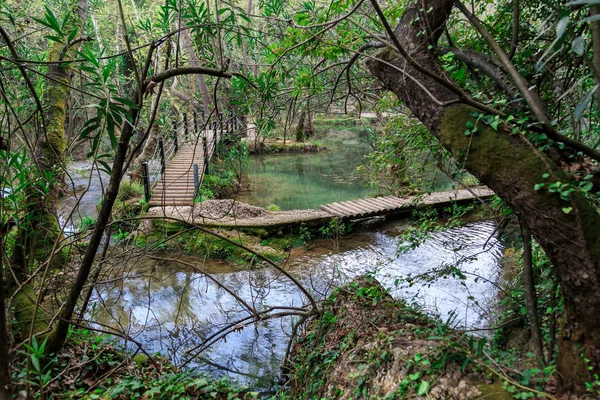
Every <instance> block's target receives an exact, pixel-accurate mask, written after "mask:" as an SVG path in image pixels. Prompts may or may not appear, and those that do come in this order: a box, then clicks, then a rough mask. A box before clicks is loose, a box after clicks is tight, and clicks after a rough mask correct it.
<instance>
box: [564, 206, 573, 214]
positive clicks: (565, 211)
mask: <svg viewBox="0 0 600 400" xmlns="http://www.w3.org/2000/svg"><path fill="white" fill-rule="evenodd" d="M562 211H563V212H564V213H565V214H568V213H570V212H571V211H573V207H564V208H563V209H562Z"/></svg>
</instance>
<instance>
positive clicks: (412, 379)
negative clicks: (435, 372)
mask: <svg viewBox="0 0 600 400" xmlns="http://www.w3.org/2000/svg"><path fill="white" fill-rule="evenodd" d="M420 376H421V373H420V372H415V373H414V374H410V375H408V377H409V378H410V380H411V381H416V380H417V379H419V377H420Z"/></svg>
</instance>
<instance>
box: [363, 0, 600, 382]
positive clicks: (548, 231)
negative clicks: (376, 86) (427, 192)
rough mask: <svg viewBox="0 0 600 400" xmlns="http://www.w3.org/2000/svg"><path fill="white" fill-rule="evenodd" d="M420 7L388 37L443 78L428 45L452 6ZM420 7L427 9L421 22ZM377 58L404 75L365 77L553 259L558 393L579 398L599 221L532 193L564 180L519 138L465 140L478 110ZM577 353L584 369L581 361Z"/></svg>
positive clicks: (496, 135)
mask: <svg viewBox="0 0 600 400" xmlns="http://www.w3.org/2000/svg"><path fill="white" fill-rule="evenodd" d="M423 3H425V4H419V5H418V6H412V7H409V8H408V9H407V10H406V11H405V13H404V15H403V17H402V19H401V22H400V24H399V25H398V27H397V28H396V30H395V32H394V33H395V36H396V37H397V38H398V41H399V42H400V43H402V45H403V46H404V49H405V50H406V51H407V52H408V54H410V55H411V56H412V57H413V58H414V60H415V61H416V62H418V63H419V64H420V66H421V67H423V68H425V69H426V70H427V71H432V72H435V73H437V74H438V75H440V76H443V70H442V68H441V67H440V65H439V63H438V60H437V58H436V56H435V55H434V54H432V53H431V51H430V50H429V45H430V43H429V42H428V40H432V41H434V42H435V41H437V39H438V38H439V35H440V34H441V32H442V31H443V27H444V25H445V23H446V20H447V18H448V15H449V14H450V12H451V10H452V7H453V0H424V1H423ZM419 9H424V10H428V13H427V14H426V17H425V18H424V14H422V13H419V11H418V10H419ZM429 10H431V11H430V12H429ZM423 32H433V34H431V35H430V34H425V35H424V34H423ZM379 58H380V59H382V60H384V61H386V62H388V63H391V64H393V65H394V66H396V67H397V68H398V69H400V70H401V71H403V72H400V71H399V70H398V69H396V68H392V67H391V66H390V65H387V64H385V63H383V62H380V61H372V60H370V61H368V62H367V66H368V68H369V70H370V71H371V73H372V74H373V75H374V76H376V77H377V78H378V79H379V80H380V81H381V82H383V83H384V84H385V85H386V86H387V87H388V88H389V89H390V90H392V91H393V92H394V93H395V94H396V96H397V97H398V98H399V99H400V100H402V101H403V102H404V103H405V104H406V105H407V106H408V107H409V108H410V110H411V111H412V112H413V114H414V115H415V116H416V117H417V118H419V120H421V122H422V123H423V124H424V125H425V126H426V127H427V128H428V129H429V131H430V132H431V134H432V135H434V136H435V137H437V138H438V139H439V140H440V142H441V143H442V144H443V146H444V147H445V148H446V149H448V150H449V151H450V152H451V153H452V154H453V156H454V157H455V158H456V159H457V160H459V161H460V162H461V163H464V165H465V168H466V169H467V170H468V171H469V172H470V173H472V174H473V175H475V176H476V177H477V178H478V179H479V180H480V181H481V182H482V183H484V184H486V185H487V186H489V187H490V188H491V189H492V190H494V191H495V192H496V193H497V194H498V195H499V196H500V197H501V198H502V199H503V200H504V201H505V202H506V203H507V204H508V205H509V206H510V207H511V208H512V210H513V211H514V212H515V213H516V214H517V215H518V217H519V219H520V220H521V221H522V222H523V224H524V225H525V227H526V228H527V229H528V230H529V231H530V232H531V234H532V235H533V237H534V238H535V239H536V240H537V241H538V242H539V243H540V245H541V246H542V247H543V248H544V250H545V252H546V254H547V255H548V257H549V258H550V260H551V261H552V264H553V265H554V268H555V269H556V274H557V277H558V279H559V281H560V283H561V288H562V292H563V295H564V306H565V315H564V323H563V326H562V331H561V337H560V344H559V358H558V372H559V380H560V384H561V385H560V387H561V389H562V390H564V391H574V392H577V393H584V392H585V382H586V381H590V380H591V374H599V373H600V318H598V314H599V313H600V228H599V227H600V216H599V215H598V213H597V211H596V209H595V207H594V206H593V204H591V202H590V201H588V200H587V199H586V198H585V196H584V195H583V194H582V193H579V192H574V193H572V194H571V195H570V197H569V200H568V201H564V200H561V199H560V197H559V196H558V195H557V194H556V193H548V192H547V191H545V190H539V191H535V190H534V186H535V184H537V183H540V182H542V181H543V178H542V175H543V174H546V173H547V174H550V176H551V178H550V180H551V181H552V182H556V181H561V182H569V177H568V176H567V175H566V174H565V173H564V172H563V171H562V170H561V169H560V168H559V167H558V166H557V165H556V164H555V163H554V162H553V161H552V160H550V159H549V158H548V157H546V156H545V155H544V154H541V153H540V152H538V151H537V149H536V148H535V147H534V146H533V145H531V143H529V142H528V141H527V140H526V139H525V138H524V136H523V135H521V134H516V135H513V134H511V129H510V128H509V127H507V126H500V127H499V128H498V130H497V131H495V130H493V129H491V128H490V127H489V126H487V125H484V124H482V123H479V125H478V128H479V130H478V131H477V133H474V134H471V135H470V136H466V135H465V133H464V132H465V130H466V129H467V127H466V125H467V122H472V123H474V122H475V118H473V117H472V116H471V113H473V112H474V111H476V112H479V110H476V109H475V108H473V107H471V106H470V105H467V104H465V103H464V102H462V101H461V97H459V96H458V95H457V94H456V93H455V92H454V91H452V90H450V89H449V88H448V87H447V86H446V85H444V84H442V83H441V82H440V81H439V80H435V79H433V78H432V77H430V76H427V75H425V74H423V73H421V72H419V71H418V70H417V69H416V68H414V67H413V66H412V65H411V63H409V62H408V61H407V60H406V59H404V58H403V57H402V56H400V54H398V53H396V52H394V51H391V50H385V51H383V52H382V53H380V54H379ZM563 209H565V210H566V211H569V212H568V213H565V212H564V211H563ZM582 351H583V353H584V355H585V357H586V358H587V359H588V360H589V362H588V365H586V362H585V361H584V359H583V358H582V357H581V355H580V354H581V353H582ZM588 366H589V367H590V368H591V369H590V370H588V368H587V367H588Z"/></svg>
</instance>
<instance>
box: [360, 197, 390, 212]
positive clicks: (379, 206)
mask: <svg viewBox="0 0 600 400" xmlns="http://www.w3.org/2000/svg"><path fill="white" fill-rule="evenodd" d="M361 201H364V202H365V203H367V204H369V205H370V206H371V207H372V208H373V210H382V209H384V208H385V209H387V208H388V206H387V205H383V204H382V203H378V202H376V201H373V199H361Z"/></svg>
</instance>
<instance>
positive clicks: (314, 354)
mask: <svg viewBox="0 0 600 400" xmlns="http://www.w3.org/2000/svg"><path fill="white" fill-rule="evenodd" d="M462 340H464V338H461V337H459V336H458V335H456V334H454V333H453V332H451V331H450V330H449V329H448V328H447V327H445V326H444V325H442V324H440V323H438V322H436V321H434V320H432V319H431V318H430V317H427V316H425V315H424V314H422V313H421V312H419V311H417V310H416V309H415V308H412V307H409V306H408V305H407V304H406V303H405V302H404V301H402V300H394V299H393V298H392V296H391V295H390V294H389V292H388V291H386V290H385V289H384V288H383V286H382V285H381V284H380V283H379V282H378V281H376V280H375V279H374V278H372V277H368V276H362V277H359V278H358V279H356V280H354V281H353V282H351V283H350V284H347V285H345V286H343V287H341V288H339V289H336V290H335V291H334V292H333V294H332V295H331V296H330V297H329V299H328V300H327V301H326V302H325V305H324V310H323V314H322V316H321V317H319V318H318V319H317V320H314V321H312V322H310V323H309V324H308V326H307V327H306V331H305V332H304V333H303V334H302V335H301V336H300V337H299V339H298V340H297V341H296V343H295V345H294V347H293V350H292V352H291V354H290V361H289V363H288V364H287V368H288V370H287V371H288V374H289V377H290V384H291V385H290V395H291V397H292V398H295V399H296V398H297V399H305V398H306V399H308V398H311V399H312V398H328V399H329V398H332V399H350V398H386V399H392V398H393V399H400V398H402V399H404V398H428V399H456V400H462V399H464V400H466V399H474V398H486V399H498V400H499V399H512V396H511V395H510V394H508V393H507V392H506V391H505V390H504V389H503V388H502V385H500V384H498V383H497V382H493V381H492V380H490V379H488V378H487V377H486V376H485V371H484V370H483V369H482V368H481V367H480V366H479V365H478V364H477V362H472V361H471V358H472V357H473V354H471V350H470V349H469V348H468V347H465V348H463V347H462V346H461V345H460V343H461V341H462Z"/></svg>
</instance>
